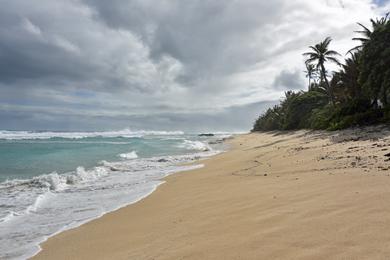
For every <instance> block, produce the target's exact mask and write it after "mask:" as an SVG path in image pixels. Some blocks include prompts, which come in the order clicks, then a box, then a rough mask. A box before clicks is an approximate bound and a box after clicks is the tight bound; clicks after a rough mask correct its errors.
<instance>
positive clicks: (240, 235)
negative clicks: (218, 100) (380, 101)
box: [35, 127, 390, 259]
mask: <svg viewBox="0 0 390 260" xmlns="http://www.w3.org/2000/svg"><path fill="white" fill-rule="evenodd" d="M228 143H230V145H231V148H230V150H229V151H228V152H226V153H223V154H220V155H217V156H215V157H212V158H210V159H207V160H205V161H202V162H201V163H202V164H205V167H203V168H202V169H198V170H193V171H189V172H183V173H178V174H174V175H171V176H169V177H167V178H166V183H165V184H163V185H161V186H160V187H159V188H158V189H157V191H155V192H154V193H153V194H152V195H150V196H148V197H147V198H145V199H143V200H142V201H140V202H138V203H136V204H133V205H130V206H127V207H125V208H122V209H120V210H117V211H115V212H112V213H109V214H106V215H104V216H103V217H101V218H99V219H96V220H94V221H91V222H89V223H87V224H85V225H82V226H81V227H79V228H76V229H73V230H69V231H66V232H63V233H60V234H58V235H56V236H54V237H52V238H50V239H49V240H48V241H46V242H45V243H43V244H42V248H43V250H42V251H41V252H40V253H39V254H38V255H37V256H36V257H35V259H390V176H389V175H390V162H389V161H388V158H390V157H389V156H390V155H389V154H388V153H390V132H389V131H388V130H387V129H386V128H384V127H375V128H366V129H364V130H347V131H342V132H331V133H328V132H307V131H298V132H275V133H254V134H248V135H241V136H237V137H235V138H234V139H232V140H229V141H228Z"/></svg>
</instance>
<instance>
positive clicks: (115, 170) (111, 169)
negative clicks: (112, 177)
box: [110, 166, 120, 172]
mask: <svg viewBox="0 0 390 260" xmlns="http://www.w3.org/2000/svg"><path fill="white" fill-rule="evenodd" d="M110 171H112V172H118V171H120V170H119V169H117V168H115V167H112V166H111V167H110Z"/></svg>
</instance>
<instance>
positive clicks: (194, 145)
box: [179, 140, 212, 152]
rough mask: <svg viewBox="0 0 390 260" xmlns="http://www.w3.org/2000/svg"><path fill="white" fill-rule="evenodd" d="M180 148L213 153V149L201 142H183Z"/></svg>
mask: <svg viewBox="0 0 390 260" xmlns="http://www.w3.org/2000/svg"><path fill="white" fill-rule="evenodd" d="M179 147H181V148H185V149H187V150H198V151H205V152H206V151H211V150H212V149H211V147H210V146H209V145H208V144H206V143H204V142H201V141H191V140H183V142H182V143H181V144H179Z"/></svg>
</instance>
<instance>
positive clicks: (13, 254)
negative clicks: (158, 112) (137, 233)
mask: <svg viewBox="0 0 390 260" xmlns="http://www.w3.org/2000/svg"><path fill="white" fill-rule="evenodd" d="M223 137H226V134H218V135H216V136H213V137H199V136H197V135H195V134H184V133H182V132H147V131H138V132H133V131H130V130H126V129H125V130H121V131H111V132H77V133H76V132H21V131H19V132H14V131H0V259H3V258H5V259H26V258H28V257H30V256H32V255H34V254H36V253H37V252H38V251H39V243H41V242H43V241H44V240H45V239H46V238H47V237H50V236H52V235H53V234H56V233H58V232H60V231H62V230H66V229H69V228H73V227H77V226H79V225H81V224H83V223H85V222H87V221H90V220H92V219H94V218H97V217H100V216H101V215H103V214H105V213H107V212H110V211H113V210H115V209H118V208H120V207H123V206H125V205H128V204H131V203H134V202H136V201H138V200H140V199H142V198H144V197H145V196H147V195H148V194H150V193H151V192H153V191H154V190H155V189H156V188H157V186H158V185H160V184H161V183H162V178H163V177H165V176H167V175H169V174H171V173H174V172H178V171H186V170H190V169H194V168H198V167H202V165H201V161H199V162H198V164H195V165H191V166H181V165H182V164H183V163H187V162H191V161H198V160H199V159H202V158H206V157H208V156H211V155H214V154H217V153H219V152H220V151H221V150H223V149H224V147H223V144H221V143H220V142H218V140H220V139H221V138H223Z"/></svg>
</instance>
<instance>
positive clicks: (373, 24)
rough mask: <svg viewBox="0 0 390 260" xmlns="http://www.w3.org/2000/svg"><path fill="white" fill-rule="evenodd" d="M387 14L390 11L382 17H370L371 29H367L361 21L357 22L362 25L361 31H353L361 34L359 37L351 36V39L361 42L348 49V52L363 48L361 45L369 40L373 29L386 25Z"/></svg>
mask: <svg viewBox="0 0 390 260" xmlns="http://www.w3.org/2000/svg"><path fill="white" fill-rule="evenodd" d="M389 14H390V13H387V14H386V15H385V16H384V17H382V18H380V19H378V18H377V19H376V20H374V19H371V20H370V21H371V27H372V30H370V29H368V28H367V27H366V26H364V25H363V24H361V23H357V24H358V25H359V26H360V27H362V30H361V31H355V33H359V34H361V35H362V36H361V37H355V38H352V40H354V41H360V42H361V44H360V45H358V46H356V47H354V48H352V49H350V50H349V51H348V53H352V52H354V51H360V50H362V49H363V47H364V46H365V45H366V44H367V42H369V41H370V40H371V36H372V34H373V32H375V30H377V29H378V28H380V27H382V26H384V25H386V23H387V21H389Z"/></svg>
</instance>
